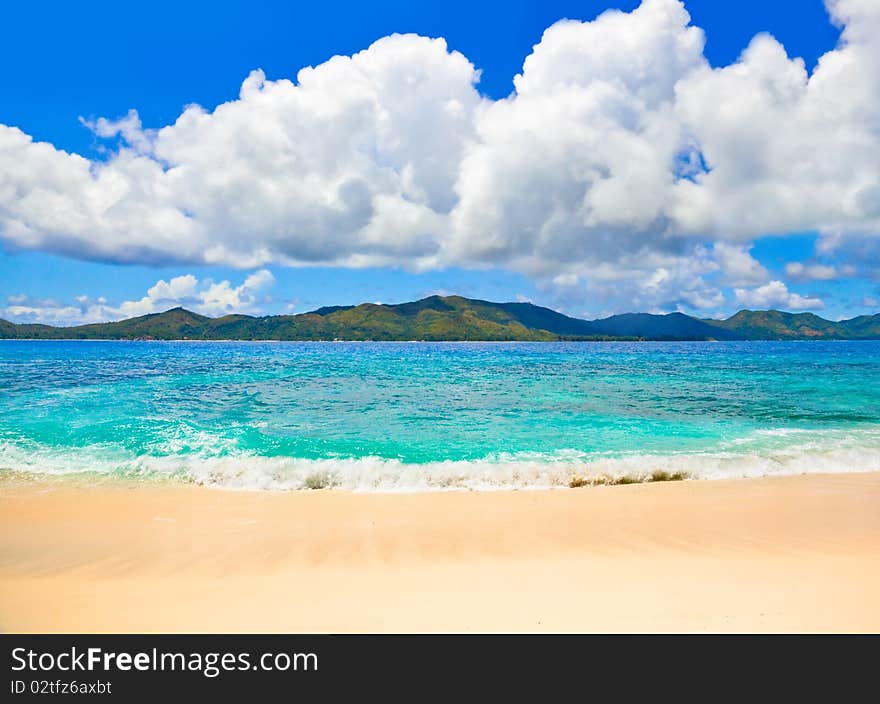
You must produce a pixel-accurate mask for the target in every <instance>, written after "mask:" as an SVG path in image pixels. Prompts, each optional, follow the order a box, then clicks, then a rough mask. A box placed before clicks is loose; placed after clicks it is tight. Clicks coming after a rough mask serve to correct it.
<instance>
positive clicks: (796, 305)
mask: <svg viewBox="0 0 880 704" xmlns="http://www.w3.org/2000/svg"><path fill="white" fill-rule="evenodd" d="M734 295H735V296H736V302H737V303H738V304H739V305H742V306H745V307H746V308H781V309H783V310H805V309H807V308H812V309H814V310H819V309H821V308H823V307H824V304H823V303H822V301H821V299H819V298H810V297H807V296H801V295H800V294H797V293H793V292H791V291H789V290H788V287H787V286H786V285H785V284H784V283H783V282H782V281H770V282H769V283H766V284H764V285H763V286H758V287H757V288H753V289H745V288H738V289H736V290H735V291H734Z"/></svg>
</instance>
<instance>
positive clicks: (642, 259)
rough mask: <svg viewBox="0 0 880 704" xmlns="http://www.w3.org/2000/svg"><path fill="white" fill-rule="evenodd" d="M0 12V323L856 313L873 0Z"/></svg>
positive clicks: (871, 221) (863, 273)
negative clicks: (310, 313) (486, 313)
mask: <svg viewBox="0 0 880 704" xmlns="http://www.w3.org/2000/svg"><path fill="white" fill-rule="evenodd" d="M198 5H199V4H196V3H192V4H188V3H181V2H179V0H178V1H177V2H166V1H165V0H154V2H152V3H150V4H149V5H148V6H144V5H130V6H126V5H124V4H122V5H121V4H119V3H115V2H114V3H110V2H103V1H102V0H96V1H95V2H91V3H88V4H85V5H84V4H81V3H80V4H76V3H66V2H51V3H50V2H40V1H38V0H35V1H34V2H29V3H15V4H13V5H11V6H10V7H8V8H5V9H4V22H3V23H2V24H0V85H2V86H3V88H2V92H0V318H5V319H8V320H14V321H16V322H44V323H50V324H76V323H82V322H94V321H102V320H113V319H119V318H123V317H130V316H132V315H140V314H144V313H150V312H157V311H160V310H165V309H167V308H171V307H174V306H176V305H184V306H185V307H188V308H190V309H192V310H196V311H199V312H202V313H205V314H209V315H222V314H225V313H229V312H244V313H251V314H267V313H289V312H304V311H307V310H310V309H314V308H316V307H320V306H322V305H333V304H351V303H358V302H363V301H374V302H384V303H394V302H401V301H406V300H413V299H416V298H420V297H423V296H426V295H430V294H433V293H441V294H452V293H457V294H461V295H465V296H469V297H475V298H485V299H489V300H499V301H502V300H504V301H506V300H529V301H533V302H535V303H538V304H541V305H546V306H549V307H551V308H555V309H557V310H561V311H563V312H565V313H568V314H570V315H576V316H581V317H587V318H593V317H599V316H604V315H610V314H613V313H619V312H627V311H647V312H668V311H674V310H681V311H683V312H686V313H689V314H694V315H699V316H703V317H710V316H711V317H719V316H727V315H729V314H731V313H733V312H735V311H736V310H739V309H741V308H752V309H758V308H761V309H763V308H779V309H783V310H791V311H813V312H816V313H819V314H821V315H823V316H825V317H827V318H832V319H838V318H845V317H852V316H855V315H860V314H865V313H876V312H878V310H880V166H878V165H880V40H878V39H876V37H878V36H880V3H877V2H876V0H829V1H828V2H827V3H823V2H822V1H821V0H803V1H802V2H798V3H796V4H795V3H767V2H757V1H754V0H746V1H743V2H738V3H718V2H714V1H713V0H689V1H687V2H684V3H682V2H679V0H644V2H641V3H639V2H623V1H618V2H616V1H615V0H600V1H598V2H594V1H590V0H581V1H580V2H556V1H554V0H542V1H541V2H521V1H520V2H509V3H506V4H505V5H504V8H503V10H502V9H500V8H499V7H498V6H497V5H496V4H495V3H474V2H468V3H465V2H458V1H456V0H453V1H451V2H446V3H411V2H389V1H377V2H373V3H368V4H364V3H339V2H326V3H297V2H289V1H288V2H270V1H269V0H248V1H247V2H231V1H229V2H222V1H219V0H218V2H215V3H213V4H212V5H211V9H210V11H207V10H206V9H204V7H202V8H200V7H198Z"/></svg>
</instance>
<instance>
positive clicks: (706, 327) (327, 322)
mask: <svg viewBox="0 0 880 704" xmlns="http://www.w3.org/2000/svg"><path fill="white" fill-rule="evenodd" d="M0 339H55V340H65V339H66V340H83V339H86V340H87V339H111V340H139V339H156V340H266V341H270V340H289V341H320V340H352V341H358V340H380V341H381V340H388V341H409V340H427V341H553V340H844V339H860V340H871V339H874V340H876V339H880V314H874V315H861V316H856V317H855V318H851V319H849V320H841V321H831V320H826V319H824V318H822V317H820V316H818V315H815V314H814V313H787V312H784V311H778V310H768V311H754V310H741V311H739V312H737V313H735V314H734V315H732V316H730V317H729V318H727V319H725V320H715V319H703V318H696V317H693V316H689V315H685V314H684V313H666V314H652V313H622V314H618V315H612V316H609V317H606V318H600V319H596V320H583V319H581V318H573V317H570V316H567V315H565V314H563V313H559V312H558V311H554V310H552V309H550V308H545V307H543V306H537V305H534V304H532V303H521V302H509V303H495V302H492V301H484V300H480V299H469V298H464V297H462V296H428V297H427V298H423V299H420V300H417V301H409V302H406V303H397V304H380V303H361V304H359V305H353V306H324V307H322V308H318V309H316V310H313V311H309V312H306V313H298V314H289V315H267V316H252V315H246V314H228V315H224V316H220V317H217V318H211V317H209V316H205V315H200V314H198V313H194V312H192V311H190V310H187V309H185V308H183V307H180V306H177V307H175V308H171V309H169V310H167V311H164V312H161V313H149V314H146V315H142V316H137V317H134V318H126V319H124V320H118V321H114V322H110V323H88V324H85V325H76V326H70V327H54V326H51V325H43V324H39V323H12V322H9V321H7V320H2V319H0Z"/></svg>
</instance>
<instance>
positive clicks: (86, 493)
mask: <svg viewBox="0 0 880 704" xmlns="http://www.w3.org/2000/svg"><path fill="white" fill-rule="evenodd" d="M878 554H880V473H865V474H839V475H819V474H815V475H800V476H788V477H768V478H761V479H748V480H718V481H711V482H700V481H690V482H688V481H686V482H661V483H649V484H634V485H629V486H596V487H584V488H582V489H575V490H565V491H518V492H485V493H483V492H452V493H448V492H447V493H432V494H394V495H389V494H352V493H349V492H344V491H313V492H290V493H270V492H234V491H221V490H211V489H207V488H203V487H198V486H193V485H185V484H183V485H182V484H172V483H155V484H153V483H143V482H130V483H126V482H113V481H105V482H102V483H98V484H94V485H86V484H85V483H83V482H82V481H78V480H76V479H63V480H58V479H56V480H48V479H43V478H35V479H29V480H27V479H22V478H7V479H5V480H4V481H3V482H2V483H0V630H2V631H6V632H9V631H13V632H23V631H33V632H64V631H68V632H70V631H79V632H83V631H85V632H90V631H96V632H129V631H159V632H163V631H170V632H194V631H206V632H212V631H215V632H226V631H256V632H259V631H282V632H284V631H318V632H345V631H874V632H876V631H878V630H880V600H878V599H877V594H880V561H878V560H877V555H878Z"/></svg>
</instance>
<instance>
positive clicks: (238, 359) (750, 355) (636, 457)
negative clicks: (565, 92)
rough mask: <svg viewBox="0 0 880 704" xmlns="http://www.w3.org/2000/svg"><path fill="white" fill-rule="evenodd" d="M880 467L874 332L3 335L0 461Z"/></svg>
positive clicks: (477, 477) (480, 476) (537, 469)
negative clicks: (830, 335)
mask: <svg viewBox="0 0 880 704" xmlns="http://www.w3.org/2000/svg"><path fill="white" fill-rule="evenodd" d="M869 470H870V471H878V470H880V342H682V343H673V342H665V343H664V342H657V343H650V342H641V343H614V342H610V343H609V342H605V343H418V342H412V343H355V342H351V343H346V342H342V343H292V342H291V343H287V342H110V341H108V342H103V341H88V342H86V341H82V342H80V341H0V472H2V473H28V474H37V475H46V474H49V475H66V474H77V475H81V476H82V477H83V478H86V479H88V478H89V477H95V478H96V479H97V478H100V477H105V476H113V477H119V478H124V479H128V480H131V481H151V480H155V479H172V480H181V481H188V482H195V483H199V484H204V485H210V486H217V487H227V488H234V489H261V490H296V489H309V488H340V489H349V490H360V491H423V490H444V489H476V490H483V489H514V488H519V489H526V488H547V487H568V486H569V484H570V483H571V482H572V479H573V478H575V477H578V478H582V479H585V480H590V479H599V478H602V479H603V480H608V479H609V478H611V479H613V478H619V477H631V478H644V477H645V476H647V475H650V474H651V473H652V472H655V471H666V472H683V473H685V474H686V475H687V476H688V477H690V478H693V479H715V478H733V477H749V476H761V475H770V474H793V473H804V472H853V471H869Z"/></svg>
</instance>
